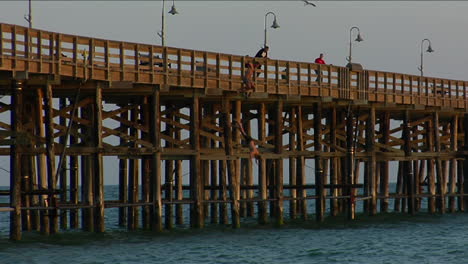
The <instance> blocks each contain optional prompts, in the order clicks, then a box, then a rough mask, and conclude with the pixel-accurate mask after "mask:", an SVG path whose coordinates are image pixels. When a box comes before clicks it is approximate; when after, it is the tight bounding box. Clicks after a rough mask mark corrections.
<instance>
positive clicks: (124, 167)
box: [119, 104, 128, 227]
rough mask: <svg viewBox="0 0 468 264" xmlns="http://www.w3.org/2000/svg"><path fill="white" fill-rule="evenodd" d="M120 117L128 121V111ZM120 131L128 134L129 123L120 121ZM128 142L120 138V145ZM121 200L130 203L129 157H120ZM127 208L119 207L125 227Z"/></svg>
mask: <svg viewBox="0 0 468 264" xmlns="http://www.w3.org/2000/svg"><path fill="white" fill-rule="evenodd" d="M125 106H126V105H124V104H121V105H119V107H120V108H122V107H125ZM120 118H121V119H122V120H125V121H128V111H123V112H122V113H120ZM119 132H120V133H122V134H124V135H128V125H126V124H124V123H123V122H121V123H120V127H119ZM127 144H128V141H127V140H126V139H124V138H123V137H121V138H120V146H125V145H127ZM119 201H120V203H123V204H126V203H128V159H126V158H123V157H122V158H120V159H119ZM127 211H128V210H127V208H125V207H119V226H120V227H124V226H126V225H127V215H128V214H127Z"/></svg>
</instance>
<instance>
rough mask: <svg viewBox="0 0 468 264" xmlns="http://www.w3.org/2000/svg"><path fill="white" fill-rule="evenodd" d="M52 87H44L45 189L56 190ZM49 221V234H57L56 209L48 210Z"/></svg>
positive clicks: (50, 197) (54, 201) (51, 203)
mask: <svg viewBox="0 0 468 264" xmlns="http://www.w3.org/2000/svg"><path fill="white" fill-rule="evenodd" d="M52 96H53V95H52V85H50V84H49V85H46V87H45V107H44V114H45V116H44V117H45V132H46V148H47V155H46V157H47V187H48V188H49V189H56V185H57V181H56V176H57V175H55V149H54V123H53V122H54V120H53V97H52ZM47 198H48V202H49V207H53V205H54V204H55V203H56V197H55V196H51V195H49V196H48V197H47ZM49 216H52V217H51V219H50V232H51V233H57V232H58V211H57V210H56V209H49Z"/></svg>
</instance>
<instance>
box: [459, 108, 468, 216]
mask: <svg viewBox="0 0 468 264" xmlns="http://www.w3.org/2000/svg"><path fill="white" fill-rule="evenodd" d="M463 129H464V130H465V135H464V136H465V142H464V147H463V150H464V151H465V153H468V114H465V115H464V118H463ZM464 158H465V159H464V161H463V181H462V182H461V184H460V185H461V186H460V189H462V190H463V193H462V194H468V154H465V157H464ZM460 207H461V208H462V210H463V211H464V212H468V196H464V197H463V202H462V204H461V206H460Z"/></svg>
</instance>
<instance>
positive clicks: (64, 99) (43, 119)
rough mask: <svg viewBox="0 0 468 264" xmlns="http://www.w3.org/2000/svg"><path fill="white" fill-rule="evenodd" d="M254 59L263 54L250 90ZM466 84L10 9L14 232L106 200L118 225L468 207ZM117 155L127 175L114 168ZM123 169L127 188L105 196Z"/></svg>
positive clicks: (6, 29)
mask: <svg viewBox="0 0 468 264" xmlns="http://www.w3.org/2000/svg"><path fill="white" fill-rule="evenodd" d="M253 60H255V62H258V63H260V64H261V65H262V67H261V68H260V69H258V70H257V72H258V73H257V74H255V75H254V77H253V81H254V83H255V90H254V91H253V93H252V94H250V95H249V96H245V95H244V94H243V93H240V92H239V91H240V90H241V89H242V87H243V81H242V80H243V77H244V74H245V70H246V69H245V65H246V63H247V62H252V61H253ZM467 86H468V82H466V81H457V80H447V79H440V78H431V77H421V76H415V75H407V74H401V73H391V72H379V71H372V70H362V71H351V70H350V69H348V68H346V67H338V66H332V65H318V64H313V63H305V62H296V61H281V60H272V59H258V58H255V59H254V58H251V57H243V56H237V55H231V54H221V53H213V52H206V51H197V50H187V49H178V48H172V47H161V46H153V45H145V44H138V43H130V42H121V41H112V40H105V39H97V38H88V37H82V36H74V35H67V34H61V33H54V32H48V31H44V30H36V29H28V28H26V27H21V26H17V25H9V24H0V95H2V96H4V97H3V98H2V99H1V101H0V155H1V156H4V157H5V159H7V158H8V157H9V160H10V189H9V190H7V191H3V192H1V193H0V195H8V196H9V203H8V204H0V211H4V212H8V213H9V214H10V216H11V217H10V238H11V239H12V240H20V239H21V236H22V232H23V231H32V230H38V231H41V232H42V233H44V234H51V233H56V232H59V230H60V229H62V230H66V229H76V228H82V229H83V230H85V231H94V232H104V231H105V221H104V216H105V212H106V209H107V208H119V213H118V219H115V222H118V224H119V225H120V226H127V228H128V229H129V230H134V229H137V228H144V229H150V230H155V231H160V230H163V229H171V228H175V227H177V226H178V225H181V224H190V226H191V227H193V228H202V227H203V226H204V225H205V224H207V223H213V224H215V223H220V224H230V225H232V227H234V228H238V227H240V226H241V225H242V218H257V219H258V222H259V223H260V224H265V223H268V222H270V223H276V224H277V225H279V226H280V225H282V224H283V222H284V219H285V218H286V217H287V218H289V219H295V218H302V219H305V220H306V219H308V217H310V216H311V215H313V216H314V217H315V218H316V221H325V219H326V217H328V216H331V217H334V216H338V215H345V216H346V217H347V218H348V219H354V218H355V217H356V205H360V204H362V205H363V208H364V212H365V213H367V214H369V215H375V214H377V213H378V212H387V211H397V212H407V213H409V214H416V213H417V212H418V211H421V210H422V211H426V210H427V211H428V212H429V213H441V214H443V213H445V212H456V211H465V210H466V209H467V206H468V201H467V200H466V199H467V196H466V195H465V193H468V169H467V168H468V158H467V155H468V150H467V149H466V148H467V147H468V136H466V133H468V132H467V131H468V115H467V108H468V98H467V96H468V91H467ZM237 121H240V122H242V124H243V127H244V128H245V131H246V132H247V133H249V134H250V136H251V137H252V138H253V139H254V140H255V143H256V144H257V145H258V149H259V151H260V157H259V158H258V160H257V161H255V160H253V159H251V158H250V153H249V146H248V142H246V140H245V138H244V137H242V135H241V132H240V130H239V127H238V125H236V122H237ZM108 156H109V157H114V158H115V157H117V158H118V171H119V173H118V175H109V174H106V177H104V174H105V173H106V170H105V168H106V166H109V165H106V164H105V162H104V160H105V157H108ZM392 167H395V168H396V170H395V171H393V170H391V168H392ZM392 173H393V174H392ZM4 175H5V174H4ZM1 177H4V176H1ZM110 177H114V178H115V179H117V178H118V181H119V192H118V193H119V195H118V200H105V199H104V194H105V193H104V185H106V182H105V179H106V178H107V179H108V178H110ZM390 179H396V180H397V183H396V188H395V189H394V190H391V189H390V187H389V186H390V185H389V182H390ZM327 200H328V201H327ZM390 200H393V201H394V202H393V203H389V201H390ZM423 200H424V201H427V203H422V201H423ZM390 204H393V205H394V208H390V207H389V205H390ZM423 204H427V206H425V207H427V208H423V207H422V205H423ZM285 205H287V206H285ZM312 205H313V206H312ZM184 206H189V207H190V216H189V217H188V218H185V217H184V214H185V213H187V212H186V211H184V210H183V207H184ZM285 208H289V210H288V212H285V210H284V209H285ZM311 208H315V210H314V211H312V209H311ZM184 219H189V223H184V221H185V220H184Z"/></svg>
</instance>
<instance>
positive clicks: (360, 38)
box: [346, 27, 364, 64]
mask: <svg viewBox="0 0 468 264" xmlns="http://www.w3.org/2000/svg"><path fill="white" fill-rule="evenodd" d="M353 29H356V30H357V32H358V35H357V37H356V39H355V41H357V42H361V41H364V39H363V38H362V37H361V31H360V30H359V28H358V27H352V28H351V29H350V30H349V57H348V58H346V60H348V62H349V64H351V60H352V49H353V41H352V33H353Z"/></svg>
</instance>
